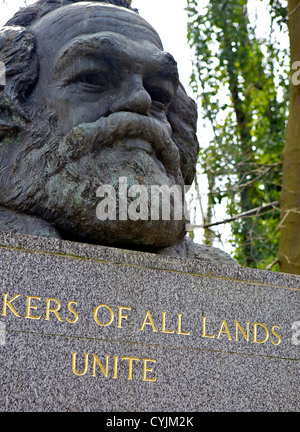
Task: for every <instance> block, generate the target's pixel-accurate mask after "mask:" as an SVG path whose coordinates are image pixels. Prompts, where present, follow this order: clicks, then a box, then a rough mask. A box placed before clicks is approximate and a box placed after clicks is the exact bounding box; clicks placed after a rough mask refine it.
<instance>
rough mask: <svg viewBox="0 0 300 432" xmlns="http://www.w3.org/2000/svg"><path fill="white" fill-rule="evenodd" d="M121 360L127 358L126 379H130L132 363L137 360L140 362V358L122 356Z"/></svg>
mask: <svg viewBox="0 0 300 432" xmlns="http://www.w3.org/2000/svg"><path fill="white" fill-rule="evenodd" d="M121 360H122V361H123V360H129V365H128V379H129V380H132V364H133V362H134V361H138V362H140V361H141V360H140V359H139V358H137V357H122V358H121Z"/></svg>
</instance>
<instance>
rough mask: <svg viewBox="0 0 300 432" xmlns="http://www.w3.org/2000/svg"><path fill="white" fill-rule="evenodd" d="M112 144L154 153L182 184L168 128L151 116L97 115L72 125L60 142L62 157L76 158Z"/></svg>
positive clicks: (125, 114) (118, 113)
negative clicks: (91, 121)
mask: <svg viewBox="0 0 300 432" xmlns="http://www.w3.org/2000/svg"><path fill="white" fill-rule="evenodd" d="M115 145H117V146H118V148H119V146H124V148H127V149H141V150H144V151H146V152H147V153H149V154H150V155H155V156H156V158H157V159H158V160H159V161H160V162H161V163H162V164H163V165H164V167H165V169H166V171H167V173H169V174H171V175H172V176H173V177H174V180H176V181H177V182H178V183H177V184H181V183H182V175H181V172H180V157H179V151H178V148H177V146H176V144H175V143H174V141H173V140H172V139H171V137H170V134H169V132H168V128H167V127H166V126H164V125H163V124H162V123H161V122H160V121H158V120H157V119H155V118H153V117H149V116H143V115H140V114H136V113H132V112H116V113H113V114H111V115H109V116H108V117H101V118H100V119H99V120H97V121H95V122H94V123H82V124H81V125H79V126H77V127H74V128H73V129H72V131H71V132H70V133H69V134H68V135H67V136H66V138H65V139H64V140H63V141H62V143H61V145H60V148H59V153H60V155H61V157H62V158H67V159H68V160H73V161H74V160H78V159H80V158H82V157H83V156H85V155H88V154H89V155H90V154H95V153H96V152H100V151H101V150H102V149H103V148H105V147H110V148H112V147H114V146H115Z"/></svg>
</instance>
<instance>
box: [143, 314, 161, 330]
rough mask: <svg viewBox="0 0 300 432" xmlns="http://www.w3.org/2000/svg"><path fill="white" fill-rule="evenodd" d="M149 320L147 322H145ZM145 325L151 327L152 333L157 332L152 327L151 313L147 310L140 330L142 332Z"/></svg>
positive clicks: (153, 326)
mask: <svg viewBox="0 0 300 432" xmlns="http://www.w3.org/2000/svg"><path fill="white" fill-rule="evenodd" d="M148 319H149V321H147V320H148ZM145 325H151V326H152V331H154V332H157V330H156V327H155V325H154V322H153V319H152V316H151V313H150V311H149V310H147V313H146V315H145V318H144V321H143V324H142V327H141V328H140V330H144V327H145Z"/></svg>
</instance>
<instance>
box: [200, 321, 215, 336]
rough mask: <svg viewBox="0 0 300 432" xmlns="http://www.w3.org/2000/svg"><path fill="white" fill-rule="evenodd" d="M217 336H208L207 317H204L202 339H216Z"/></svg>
mask: <svg viewBox="0 0 300 432" xmlns="http://www.w3.org/2000/svg"><path fill="white" fill-rule="evenodd" d="M215 336H216V335H215V334H213V335H208V334H206V317H204V316H203V317H202V337H206V338H211V339H214V338H215Z"/></svg>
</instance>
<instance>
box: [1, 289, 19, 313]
mask: <svg viewBox="0 0 300 432" xmlns="http://www.w3.org/2000/svg"><path fill="white" fill-rule="evenodd" d="M7 296H8V293H3V309H2V316H7V314H6V307H7V306H8V307H9V309H10V310H11V311H12V313H13V314H14V315H16V317H18V318H21V315H19V314H18V312H17V311H16V309H15V308H14V307H13V305H12V304H11V302H13V301H14V300H15V299H16V298H18V297H20V296H21V294H16V295H15V296H14V297H13V298H12V299H11V300H7Z"/></svg>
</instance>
